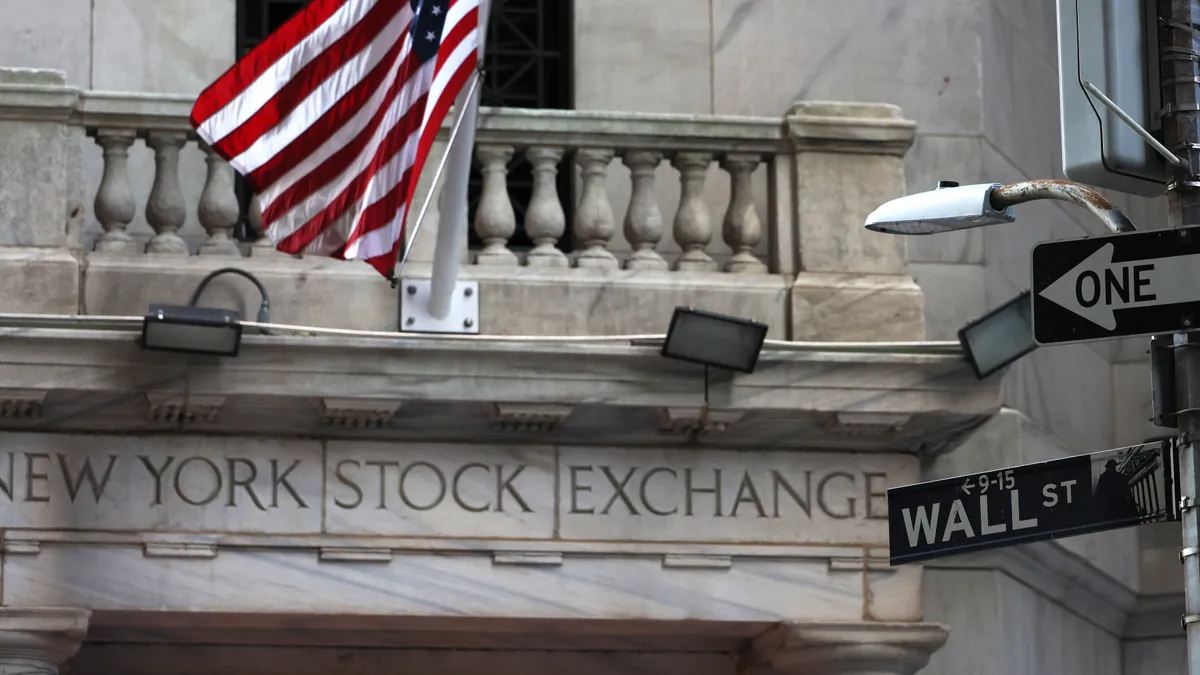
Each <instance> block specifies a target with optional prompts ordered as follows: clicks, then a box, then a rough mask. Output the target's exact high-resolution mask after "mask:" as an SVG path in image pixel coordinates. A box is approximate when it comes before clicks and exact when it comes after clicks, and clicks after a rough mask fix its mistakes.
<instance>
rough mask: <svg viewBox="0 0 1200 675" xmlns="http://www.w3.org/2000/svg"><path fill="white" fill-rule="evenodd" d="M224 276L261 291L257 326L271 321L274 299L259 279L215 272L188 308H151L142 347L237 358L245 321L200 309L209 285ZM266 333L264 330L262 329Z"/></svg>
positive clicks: (223, 270) (226, 271) (200, 285)
mask: <svg viewBox="0 0 1200 675" xmlns="http://www.w3.org/2000/svg"><path fill="white" fill-rule="evenodd" d="M222 274H236V275H238V276H241V277H244V278H245V279H248V280H249V281H250V283H252V284H254V286H255V287H256V288H257V289H258V292H259V296H260V297H261V302H260V303H259V306H258V315H257V317H256V319H255V320H256V322H257V323H270V322H271V299H270V296H269V295H268V294H267V288H266V286H264V285H263V283H262V282H261V281H259V279H258V277H256V276H254V275H253V274H251V273H249V272H247V271H246V270H243V269H240V268H237V267H222V268H220V269H217V270H213V271H212V272H210V273H209V274H208V275H207V276H205V277H204V278H203V279H201V280H200V283H198V284H196V290H195V291H194V292H193V293H192V298H191V300H190V301H188V304H187V305H164V304H154V305H150V309H149V311H147V312H146V316H145V319H144V321H143V322H142V347H143V348H145V349H153V350H158V351H170V352H182V353H186V354H211V355H215V356H237V355H238V350H239V349H240V347H241V342H242V328H243V326H242V320H241V315H239V314H238V313H237V312H236V311H233V310H228V309H216V308H212V307H197V306H196V303H197V302H199V301H200V295H201V294H202V293H203V292H204V289H205V288H207V287H208V284H209V282H211V281H212V280H213V279H215V278H217V277H219V276H221V275H222ZM259 330H260V331H261V332H262V333H264V334H265V333H267V331H266V330H265V329H262V328H260V329H259Z"/></svg>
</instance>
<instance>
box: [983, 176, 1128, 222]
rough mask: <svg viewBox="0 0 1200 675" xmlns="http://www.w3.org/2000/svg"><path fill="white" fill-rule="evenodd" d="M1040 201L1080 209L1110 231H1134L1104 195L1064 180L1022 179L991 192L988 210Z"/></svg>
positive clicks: (1126, 219)
mask: <svg viewBox="0 0 1200 675" xmlns="http://www.w3.org/2000/svg"><path fill="white" fill-rule="evenodd" d="M1042 199H1054V200H1057V201H1060V202H1071V203H1072V204H1076V205H1078V206H1082V207H1083V208H1085V209H1087V210H1088V211H1091V213H1092V215H1094V216H1096V217H1097V218H1099V219H1100V220H1102V221H1104V224H1105V225H1107V226H1108V229H1110V230H1112V231H1113V232H1118V233H1119V232H1134V231H1136V229H1137V228H1135V227H1134V226H1133V223H1131V222H1130V221H1129V218H1127V217H1126V216H1125V214H1124V213H1121V210H1120V209H1118V208H1117V207H1115V206H1113V205H1112V202H1110V201H1108V200H1107V199H1105V198H1104V195H1102V194H1100V193H1099V192H1096V191H1095V190H1093V189H1091V188H1089V187H1087V186H1086V185H1080V184H1079V183H1070V182H1067V181H1064V180H1024V181H1020V182H1017V183H1011V184H1009V185H1004V186H1002V187H998V188H996V189H995V190H992V195H991V202H992V208H994V209H996V210H997V211H1003V210H1004V209H1006V208H1008V207H1010V206H1016V205H1017V204H1025V203H1027V202H1035V201H1039V200H1042Z"/></svg>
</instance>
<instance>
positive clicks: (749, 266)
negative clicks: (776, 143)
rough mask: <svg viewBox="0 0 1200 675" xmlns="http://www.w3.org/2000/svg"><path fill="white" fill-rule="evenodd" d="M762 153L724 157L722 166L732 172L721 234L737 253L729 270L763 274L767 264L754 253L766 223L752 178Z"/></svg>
mask: <svg viewBox="0 0 1200 675" xmlns="http://www.w3.org/2000/svg"><path fill="white" fill-rule="evenodd" d="M759 161H760V158H759V156H758V155H747V154H730V155H726V156H725V157H724V158H723V159H722V160H721V168H722V169H725V171H727V172H728V173H729V208H728V209H726V211H725V221H724V223H723V224H722V226H721V235H722V236H723V238H724V239H725V243H726V244H728V245H729V249H730V250H731V251H733V255H731V256H730V257H729V260H728V261H726V263H725V271H726V272H734V273H750V274H762V273H764V272H766V271H767V266H766V265H764V264H763V263H762V261H761V260H759V259H758V258H757V257H756V256H755V255H754V247H755V246H758V242H759V240H761V239H762V223H761V222H760V221H759V219H758V212H757V211H756V210H755V208H754V194H753V192H752V188H751V183H750V179H751V177H752V176H753V175H754V170H755V169H756V168H758V163H759Z"/></svg>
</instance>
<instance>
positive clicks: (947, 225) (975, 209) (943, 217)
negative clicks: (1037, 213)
mask: <svg viewBox="0 0 1200 675" xmlns="http://www.w3.org/2000/svg"><path fill="white" fill-rule="evenodd" d="M998 187H1001V185H1000V184H999V183H981V184H979V185H961V186H960V185H958V184H956V183H948V182H946V181H943V182H940V183H938V189H936V190H930V191H929V192H918V193H917V194H915V195H908V196H907V197H900V198H898V199H893V200H891V201H890V202H887V203H885V204H884V205H883V206H880V207H879V208H877V209H875V210H874V211H872V212H871V215H869V216H867V222H866V228H867V229H868V230H872V231H874V232H883V233H886V234H936V233H938V232H951V231H953V230H965V229H967V228H971V227H983V226H985V225H997V224H999V223H1011V222H1013V221H1014V220H1016V216H1015V215H1014V214H1013V209H1012V207H1011V206H1010V207H1008V208H1006V209H1003V210H997V209H995V208H993V207H992V201H991V196H992V190H995V189H996V188H998Z"/></svg>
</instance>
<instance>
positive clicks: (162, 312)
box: [142, 304, 242, 356]
mask: <svg viewBox="0 0 1200 675" xmlns="http://www.w3.org/2000/svg"><path fill="white" fill-rule="evenodd" d="M241 343H242V322H241V319H240V317H239V316H238V313H237V312H235V311H233V310H229V309H214V308H211V307H191V306H187V305H184V306H180V305H158V304H155V305H150V309H149V311H147V312H146V316H145V320H144V321H143V322H142V347H143V348H145V349H152V350H156V351H168V352H181V353H185V354H210V355H214V356H237V355H238V349H239V348H240V347H241Z"/></svg>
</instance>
